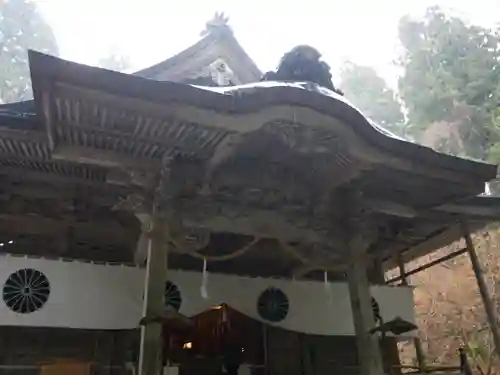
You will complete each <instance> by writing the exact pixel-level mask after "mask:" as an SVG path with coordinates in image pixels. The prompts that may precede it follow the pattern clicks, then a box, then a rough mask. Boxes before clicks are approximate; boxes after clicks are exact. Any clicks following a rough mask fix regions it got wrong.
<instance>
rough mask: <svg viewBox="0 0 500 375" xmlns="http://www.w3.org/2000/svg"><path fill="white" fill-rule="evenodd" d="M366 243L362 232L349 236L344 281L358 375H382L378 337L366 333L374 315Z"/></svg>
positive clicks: (373, 325)
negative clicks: (350, 311)
mask: <svg viewBox="0 0 500 375" xmlns="http://www.w3.org/2000/svg"><path fill="white" fill-rule="evenodd" d="M368 245H369V244H368V243H367V242H366V241H364V240H363V234H362V233H354V234H353V235H352V237H351V239H350V241H349V242H348V251H349V254H350V267H349V269H348V274H347V281H348V285H349V295H350V298H351V309H352V318H353V322H354V329H355V331H356V340H357V345H358V362H359V365H360V368H361V371H360V373H361V375H382V374H383V373H384V371H383V364H382V356H381V352H380V345H379V341H378V336H377V335H376V334H375V335H372V334H371V333H370V332H369V331H370V330H371V329H373V328H374V327H375V318H374V316H373V310H372V303H371V293H370V285H369V283H368V275H367V261H366V250H367V248H368Z"/></svg>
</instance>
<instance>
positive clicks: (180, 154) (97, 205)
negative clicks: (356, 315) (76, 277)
mask: <svg viewBox="0 0 500 375" xmlns="http://www.w3.org/2000/svg"><path fill="white" fill-rule="evenodd" d="M30 64H31V73H32V81H33V89H34V94H35V100H34V102H32V103H19V104H13V105H7V106H2V107H0V179H1V181H2V185H1V186H2V187H1V188H0V198H1V201H0V202H1V203H0V204H1V205H2V206H3V207H2V208H3V209H2V211H1V212H3V214H2V215H0V236H1V238H4V239H9V238H15V239H16V243H23V241H24V243H25V244H26V245H25V246H21V247H18V248H17V249H18V250H14V248H12V249H13V250H12V251H21V252H30V251H31V252H32V253H34V254H36V255H41V256H47V255H51V256H62V257H69V258H71V257H76V258H87V259H93V260H99V261H116V262H127V261H131V260H132V259H133V254H134V248H135V246H136V242H137V238H138V236H139V231H140V228H139V221H138V220H137V219H136V218H135V217H134V215H133V214H132V213H129V212H121V211H116V210H113V209H112V208H113V207H114V206H115V204H116V203H117V202H118V201H119V200H120V199H124V198H125V197H126V196H130V195H131V194H134V193H137V192H143V191H144V188H145V187H144V186H145V185H147V184H148V182H149V181H150V179H151V176H152V175H153V176H154V175H155V173H157V172H158V170H159V168H160V167H161V166H162V165H164V163H165V162H168V163H170V164H169V168H170V173H171V176H172V177H171V178H172V181H173V182H171V183H170V184H169V186H168V194H169V197H170V198H172V197H173V198H174V201H175V204H174V205H173V206H171V207H170V206H169V209H170V210H171V211H172V212H173V213H174V214H175V215H176V217H177V216H178V217H181V218H182V222H183V224H184V225H186V226H188V227H194V228H204V229H207V230H210V231H212V232H213V233H214V235H213V236H212V240H213V241H212V242H210V243H209V244H208V245H207V246H206V247H205V249H204V254H208V255H210V254H211V255H214V254H220V253H221V252H230V251H232V250H235V247H238V246H243V245H244V244H245V243H246V242H248V241H250V240H251V238H252V236H258V237H262V238H264V240H262V241H261V242H260V243H259V246H258V248H257V249H255V250H254V251H251V252H248V253H246V254H245V255H244V256H242V257H241V258H238V259H234V260H230V261H227V262H220V263H217V264H214V266H213V268H212V270H213V271H219V272H234V273H240V274H249V275H252V274H253V275H254V276H259V275H260V276H263V275H281V276H283V275H290V274H291V273H294V272H295V271H294V270H297V269H300V262H298V259H296V258H297V257H295V258H294V257H293V256H291V255H290V254H287V253H284V252H283V251H281V250H279V249H277V248H278V247H279V246H278V245H277V242H276V238H278V239H279V240H281V241H284V242H286V243H288V244H293V245H294V246H296V248H297V249H298V251H300V252H302V253H303V256H305V257H309V258H311V259H315V260H317V259H323V260H324V261H328V262H330V263H331V262H334V261H335V259H338V258H337V255H338V254H337V253H338V251H339V250H340V249H339V246H340V245H339V244H338V243H335V239H336V238H337V237H336V236H337V235H341V233H338V232H339V230H338V229H335V228H331V222H330V221H328V220H327V217H331V216H332V215H333V216H335V214H336V213H335V210H336V205H337V204H338V202H337V201H336V199H337V198H336V197H337V192H338V191H340V189H345V188H347V189H349V188H353V189H357V190H360V191H362V192H363V199H364V202H365V203H366V204H367V205H368V207H369V209H370V210H371V211H373V212H374V214H375V217H376V218H377V220H379V222H380V224H378V230H379V236H378V239H377V241H376V242H374V243H373V245H372V247H371V250H370V251H371V252H372V254H373V255H374V256H377V257H380V258H383V259H389V258H391V257H392V256H393V255H394V252H395V251H404V252H406V257H407V259H411V258H414V257H417V256H420V255H422V254H425V253H426V252H429V251H432V250H434V249H436V248H437V247H439V246H442V245H446V244H447V243H449V242H450V241H452V240H454V239H457V238H458V237H459V235H460V233H459V231H458V229H457V228H458V227H457V223H458V220H459V219H461V218H464V217H465V218H467V219H469V220H470V221H471V226H472V227H473V228H480V227H482V226H484V225H485V224H487V223H489V222H492V221H496V220H498V218H500V200H499V199H497V198H487V197H478V195H479V194H481V193H482V192H483V191H484V185H485V182H487V181H489V180H492V179H494V178H495V177H496V173H497V169H496V166H493V165H488V164H484V163H479V162H475V161H470V160H464V159H460V158H456V157H452V156H449V155H444V154H440V153H437V152H435V151H433V150H431V149H429V148H426V147H423V146H420V145H417V144H414V143H411V142H407V141H405V140H402V139H399V138H398V137H395V136H393V135H391V134H390V133H388V132H387V131H385V130H384V129H382V128H380V127H378V126H376V125H375V124H373V123H370V122H369V121H368V120H367V119H366V118H365V117H364V116H363V115H362V114H361V113H359V112H358V111H357V110H356V109H355V108H354V107H352V106H351V105H350V104H349V103H348V102H347V101H346V100H345V99H344V98H343V97H341V96H339V95H338V94H335V93H334V92H332V91H329V90H327V89H324V88H322V87H320V86H318V85H315V84H311V83H309V82H289V83H283V82H261V83H256V84H249V85H245V86H236V87H229V88H215V89H214V88H210V89H208V88H200V87H194V86H190V85H185V84H180V83H173V82H158V81H154V80H149V79H145V78H142V77H138V76H133V75H127V74H121V73H116V72H111V71H107V70H104V69H99V68H93V67H88V66H84V65H80V64H76V63H72V62H68V61H64V60H61V59H58V58H54V57H51V56H47V55H43V54H40V53H35V52H30ZM33 104H34V105H33ZM1 238H0V239H1ZM28 249H32V250H28ZM325 259H326V260H325ZM172 265H173V266H174V267H180V268H185V269H193V268H194V269H196V268H197V267H199V266H200V261H199V259H195V258H192V257H190V256H189V255H186V254H175V256H174V259H173V260H172ZM256 272H257V273H258V274H257V275H256V274H255V273H256Z"/></svg>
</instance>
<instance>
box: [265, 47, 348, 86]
mask: <svg viewBox="0 0 500 375" xmlns="http://www.w3.org/2000/svg"><path fill="white" fill-rule="evenodd" d="M320 59H321V54H320V53H319V52H318V50H317V49H315V48H313V47H311V46H308V45H300V46H297V47H294V48H292V50H291V51H289V52H287V53H285V54H284V55H283V57H282V58H281V60H280V63H279V65H278V69H277V70H276V72H273V71H270V72H267V73H265V74H264V76H263V77H262V79H261V81H284V82H301V81H302V82H303V81H307V82H312V83H316V84H318V85H320V86H323V87H325V88H327V89H330V90H332V91H333V92H335V93H337V94H339V95H344V93H343V92H342V91H341V90H339V89H337V88H336V87H335V86H334V85H333V83H332V73H330V65H328V64H327V63H326V62H324V61H321V60H320Z"/></svg>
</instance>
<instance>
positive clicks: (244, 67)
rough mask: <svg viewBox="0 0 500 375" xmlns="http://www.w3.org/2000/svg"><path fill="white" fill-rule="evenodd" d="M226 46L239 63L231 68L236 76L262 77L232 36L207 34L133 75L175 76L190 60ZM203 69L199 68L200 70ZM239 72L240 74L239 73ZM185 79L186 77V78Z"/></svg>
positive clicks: (256, 78)
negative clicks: (185, 47) (219, 46)
mask: <svg viewBox="0 0 500 375" xmlns="http://www.w3.org/2000/svg"><path fill="white" fill-rule="evenodd" d="M216 45H221V46H226V47H227V48H226V50H227V53H228V54H230V55H231V54H234V55H235V58H237V59H238V61H239V62H240V63H241V66H239V65H240V64H237V65H238V66H234V67H232V68H233V69H236V73H237V74H238V75H244V76H247V77H252V78H253V79H251V80H258V79H259V78H260V77H261V76H262V72H261V71H260V70H259V68H258V67H257V65H255V63H254V62H253V60H252V59H251V58H250V56H248V54H247V53H246V52H245V50H244V49H243V48H242V47H241V45H240V44H239V43H238V41H237V40H236V38H235V37H234V35H232V34H231V33H222V32H221V33H217V34H207V35H206V36H204V37H203V38H201V39H200V40H199V41H198V42H197V43H195V44H193V45H192V46H191V47H189V48H187V49H185V50H184V51H182V52H179V53H178V54H177V55H174V56H172V57H171V58H169V59H167V60H164V61H162V62H160V63H158V64H155V65H153V66H150V67H148V68H145V69H142V70H139V71H138V72H136V73H134V75H136V76H138V77H143V78H150V79H151V78H154V77H156V76H158V75H159V74H161V73H163V74H165V73H166V75H167V76H168V73H169V72H172V75H173V76H174V75H177V74H175V72H176V71H178V70H182V69H183V65H185V64H186V63H187V62H189V61H190V60H198V59H200V58H202V57H203V55H206V54H209V53H210V52H211V50H212V49H213V48H214V47H215V46H216ZM202 68H203V67H200V69H202ZM240 70H241V72H239V71H240ZM186 78H187V77H186Z"/></svg>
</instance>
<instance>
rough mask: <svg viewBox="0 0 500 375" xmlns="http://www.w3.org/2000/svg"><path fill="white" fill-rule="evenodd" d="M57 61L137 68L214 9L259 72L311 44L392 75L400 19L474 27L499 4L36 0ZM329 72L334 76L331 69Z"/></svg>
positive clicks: (180, 45)
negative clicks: (123, 62) (431, 10)
mask: <svg viewBox="0 0 500 375" xmlns="http://www.w3.org/2000/svg"><path fill="white" fill-rule="evenodd" d="M37 3H38V4H39V6H40V9H41V10H42V12H43V14H44V16H45V18H46V20H47V21H48V22H49V23H50V24H51V26H52V28H53V30H54V32H55V34H56V37H57V40H58V44H59V48H60V53H61V57H63V58H66V59H69V60H73V61H78V62H82V63H87V64H95V63H96V61H97V60H98V59H99V58H100V57H103V56H106V55H108V54H110V52H111V51H117V52H119V53H122V54H125V55H128V57H130V59H131V61H132V63H133V65H134V67H135V68H136V69H139V68H144V67H147V66H149V65H152V64H154V63H157V62H159V61H161V60H163V59H165V58H167V57H169V56H172V55H173V54H175V53H177V52H179V51H181V50H182V49H184V48H186V47H188V46H190V45H191V44H193V43H194V42H196V41H197V40H198V38H199V33H200V31H201V30H202V29H203V28H204V25H205V22H206V21H207V20H208V19H210V18H211V17H212V16H213V14H214V13H215V12H216V11H222V12H224V13H225V14H226V15H227V16H229V17H230V25H231V26H232V28H233V30H234V33H235V35H236V38H237V39H238V40H239V41H240V43H241V45H242V46H243V48H244V49H245V50H246V51H247V52H248V53H249V55H250V56H251V57H252V58H253V59H254V60H255V62H256V63H257V65H258V66H259V67H260V68H261V69H262V70H264V71H265V70H270V69H274V68H275V66H276V64H277V63H278V61H279V58H280V57H281V56H282V54H283V53H284V52H286V51H287V50H289V49H290V48H292V47H293V46H295V45H298V44H310V45H312V46H314V47H316V48H317V49H318V50H320V52H321V53H322V54H323V56H324V59H325V60H326V61H327V62H328V63H330V65H331V66H332V69H333V70H336V69H337V68H338V66H340V64H341V63H342V61H344V60H345V59H350V60H352V61H354V62H356V63H358V64H366V65H371V66H373V67H375V68H376V69H377V70H378V71H379V73H380V74H382V75H383V76H384V78H386V79H387V80H388V81H390V82H391V84H394V83H395V81H396V77H397V74H398V73H397V70H396V69H395V68H394V66H393V65H392V61H394V59H395V58H396V57H397V53H398V40H397V25H398V20H399V19H400V17H401V16H403V15H405V14H408V13H409V14H412V15H417V16H418V15H421V14H422V13H423V12H424V10H425V8H426V7H427V6H430V5H435V4H438V5H440V6H443V7H445V8H447V9H453V10H454V11H455V12H456V13H459V14H460V15H462V16H463V17H465V18H467V19H468V20H471V21H472V22H475V23H480V24H485V25H488V26H490V25H493V24H495V23H500V0H474V1H472V0H435V1H431V0H346V1H332V0H330V1H328V0H306V1H304V0H302V1H297V0H288V1H284V0H275V1H273V0H267V1H263V0H252V1H242V0H240V1H235V0H212V1H210V0H204V1H202V0H198V1H196V0H177V1H165V0H162V1H160V0H140V1H136V0H129V1H124V0H37ZM333 73H334V74H335V71H334V72H333Z"/></svg>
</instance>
